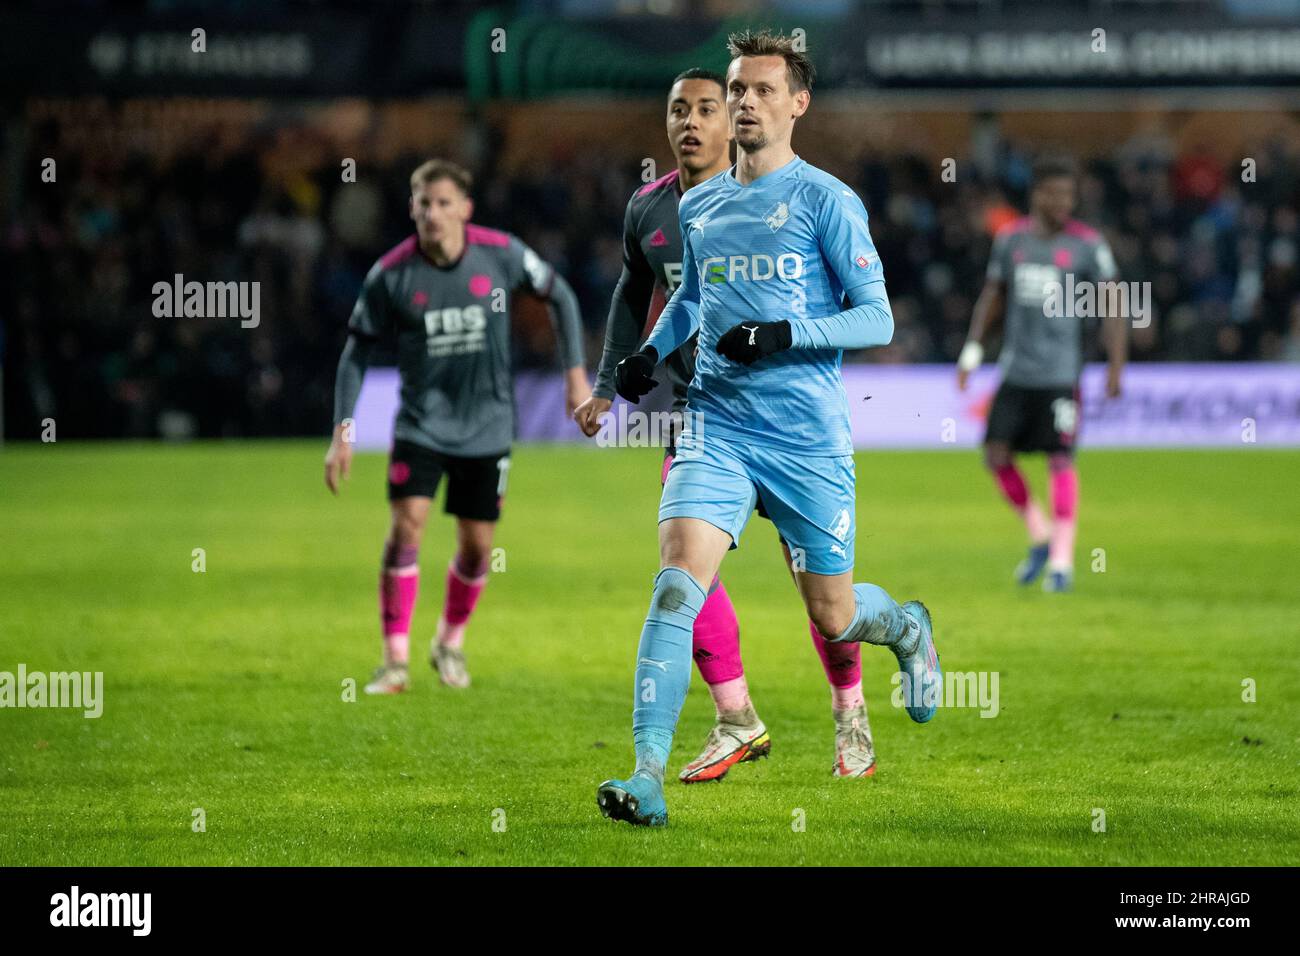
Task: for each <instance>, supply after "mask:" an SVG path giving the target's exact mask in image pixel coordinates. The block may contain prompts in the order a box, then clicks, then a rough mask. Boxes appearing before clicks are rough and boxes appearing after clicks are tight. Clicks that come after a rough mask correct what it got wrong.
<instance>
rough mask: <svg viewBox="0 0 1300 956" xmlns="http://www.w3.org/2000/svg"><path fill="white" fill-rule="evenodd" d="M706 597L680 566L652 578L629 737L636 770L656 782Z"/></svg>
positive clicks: (661, 772)
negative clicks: (634, 754) (630, 737)
mask: <svg viewBox="0 0 1300 956" xmlns="http://www.w3.org/2000/svg"><path fill="white" fill-rule="evenodd" d="M707 596H708V595H706V594H705V593H704V591H703V589H701V588H700V586H699V585H698V584H696V583H695V579H694V578H693V577H691V576H690V575H689V574H687V573H686V572H685V571H683V570H682V569H681V568H664V569H663V570H662V571H660V572H659V573H658V574H657V575H656V576H655V589H654V594H653V595H651V597H650V613H649V614H647V615H646V619H645V627H643V628H642V629H641V643H640V645H639V646H638V647H637V654H636V657H637V664H636V698H635V703H634V704H633V707H632V741H633V743H634V745H635V747H636V769H637V770H645V771H648V772H649V773H652V774H654V775H655V776H656V777H657V778H658V779H660V780H662V779H663V775H664V768H665V767H666V766H667V765H668V754H669V752H670V751H671V750H672V746H673V733H674V731H676V729H677V715H678V714H680V713H681V710H682V703H683V702H684V701H685V700H686V689H687V688H688V687H689V686H690V683H691V632H692V631H693V629H694V627H695V618H696V616H697V615H698V614H699V613H700V608H701V607H703V606H704V599H705V598H706V597H707Z"/></svg>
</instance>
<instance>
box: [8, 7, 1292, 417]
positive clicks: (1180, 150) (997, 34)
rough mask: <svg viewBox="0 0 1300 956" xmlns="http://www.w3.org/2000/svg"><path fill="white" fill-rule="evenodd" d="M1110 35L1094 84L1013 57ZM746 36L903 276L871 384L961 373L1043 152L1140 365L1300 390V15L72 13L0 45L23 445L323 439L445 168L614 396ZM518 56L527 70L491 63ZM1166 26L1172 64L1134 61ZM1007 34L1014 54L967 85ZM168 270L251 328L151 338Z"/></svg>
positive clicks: (995, 59)
mask: <svg viewBox="0 0 1300 956" xmlns="http://www.w3.org/2000/svg"><path fill="white" fill-rule="evenodd" d="M1103 21H1104V23H1105V24H1106V27H1107V28H1108V39H1109V40H1110V42H1111V44H1112V51H1111V54H1113V55H1111V54H1108V55H1107V57H1109V58H1106V57H1102V58H1100V59H1098V60H1097V61H1096V62H1103V61H1104V66H1096V65H1094V64H1091V63H1088V62H1084V61H1080V60H1077V59H1071V58H1070V57H1067V56H1059V55H1056V54H1055V53H1053V52H1052V50H1051V48H1050V47H1048V48H1046V49H1047V53H1046V54H1044V52H1043V48H1038V49H1035V48H1034V47H1032V46H1026V44H1032V43H1033V42H1035V41H1034V38H1035V37H1040V38H1041V37H1043V36H1047V37H1051V36H1053V35H1057V34H1059V32H1060V31H1062V30H1076V31H1078V33H1079V34H1080V35H1081V36H1084V37H1086V36H1087V34H1088V32H1089V30H1090V29H1091V28H1092V25H1093V24H1094V23H1100V22H1103ZM750 23H756V24H758V23H761V24H772V25H775V26H780V27H783V28H786V29H793V28H801V29H804V30H805V31H806V34H807V37H808V46H809V49H810V50H811V51H812V53H813V56H814V59H815V60H816V61H817V63H818V66H819V69H820V71H821V79H820V82H819V83H818V85H817V87H816V89H815V94H814V95H815V103H816V109H814V110H813V112H812V114H810V116H809V117H808V119H806V120H805V121H803V122H802V123H801V124H800V128H799V132H798V135H797V137H796V142H795V146H796V148H797V150H798V151H799V152H800V153H801V154H802V155H804V156H806V157H808V158H810V160H811V161H813V162H815V163H816V164H817V165H820V166H822V167H824V168H826V169H827V170H829V171H830V172H832V173H834V174H836V175H838V176H840V177H841V178H843V179H844V180H846V181H847V182H849V183H851V184H853V185H854V186H856V187H857V188H858V190H859V191H860V193H861V195H862V196H863V198H864V200H865V202H866V205H867V207H868V209H869V211H870V215H871V223H872V232H873V234H874V236H875V238H876V241H877V243H878V246H879V249H880V252H881V256H882V260H883V262H884V263H885V265H886V270H887V276H888V283H889V292H890V298H891V301H892V303H893V308H894V315H895V319H896V323H897V332H896V335H895V338H894V342H893V344H892V345H890V346H889V347H888V348H884V349H880V350H876V351H873V352H872V353H870V354H860V355H850V356H847V360H848V361H853V362H858V361H869V362H885V363H916V362H950V361H952V360H954V359H955V358H956V355H957V353H958V351H959V349H960V345H961V342H962V340H963V337H964V334H965V329H966V326H967V323H968V321H969V317H970V310H971V306H972V304H973V300H974V296H975V295H976V294H977V293H978V290H979V287H980V282H981V277H982V273H983V268H984V265H985V262H986V260H987V253H988V249H989V243H990V234H991V231H992V230H993V229H994V228H996V226H997V225H998V224H999V223H1001V222H1002V221H1004V220H1005V219H1006V218H1008V217H1009V216H1011V215H1013V214H1014V211H1015V210H1016V209H1020V210H1023V208H1024V202H1025V188H1026V180H1027V176H1028V172H1029V167H1030V162H1031V160H1032V158H1033V156H1034V155H1035V154H1036V153H1038V152H1040V151H1043V150H1055V151H1066V152H1069V153H1072V154H1074V155H1076V156H1077V157H1078V158H1079V159H1080V161H1081V162H1082V164H1083V168H1084V169H1085V171H1086V174H1085V176H1084V178H1083V181H1082V191H1081V196H1082V202H1081V207H1080V209H1079V217H1080V218H1082V219H1084V220H1085V221H1088V222H1091V223H1094V224H1096V225H1098V226H1100V227H1101V228H1102V229H1103V231H1104V232H1105V234H1106V236H1107V237H1108V238H1109V240H1110V242H1111V244H1112V247H1113V249H1114V251H1115V253H1116V256H1117V259H1118V262H1119V265H1120V269H1121V272H1122V275H1123V278H1125V279H1128V280H1137V281H1150V282H1152V283H1153V286H1152V288H1153V293H1154V298H1155V311H1156V315H1155V321H1154V322H1153V323H1152V325H1151V327H1150V328H1148V329H1141V330H1135V331H1134V333H1133V337H1132V359H1133V360H1134V361H1136V362H1144V361H1156V362H1163V361H1219V362H1243V363H1244V362H1253V361H1257V360H1267V361H1275V362H1276V361H1284V362H1297V361H1300V277H1298V275H1297V241H1298V240H1300V215H1298V210H1300V178H1298V176H1297V170H1300V118H1297V114H1296V112H1295V104H1296V102H1297V100H1296V98H1295V96H1296V90H1297V84H1298V83H1300V52H1298V51H1300V40H1297V36H1300V34H1297V33H1296V32H1295V31H1296V29H1297V25H1298V24H1300V5H1298V4H1297V3H1295V2H1286V0H1277V2H1270V3H1247V2H1243V0H1238V2H1221V0H1188V2H1144V0H1116V2H1092V3H1037V2H1019V0H1008V2H919V0H918V2H910V3H909V2H862V0H858V2H854V0H826V2H819V3H811V4H808V3H805V4H796V3H771V4H766V5H761V4H756V3H746V2H721V0H717V2H707V3H685V2H678V0H645V2H642V0H619V2H614V0H607V2H601V0H571V2H563V0H555V2H532V3H530V2H520V3H515V4H500V5H491V6H486V7H485V6H484V5H479V4H471V3H462V2H452V3H375V4H361V3H348V2H319V3H291V2H285V0H281V2H267V3H243V2H227V3H219V2H202V0H171V2H168V0H152V2H134V3H111V4H110V3H100V2H89V0H88V2H63V0H56V2H52V3H45V4H40V5H39V6H38V8H37V12H28V13H13V12H7V13H5V14H3V15H2V16H0V35H3V36H5V37H6V39H5V40H4V41H3V43H4V48H5V57H4V63H3V64H2V65H0V71H2V72H3V73H4V76H5V83H4V89H5V93H4V100H5V104H6V107H5V108H6V116H7V119H6V123H5V125H4V130H3V161H4V169H5V170H6V173H7V174H6V177H5V183H6V185H5V188H4V189H3V190H0V221H2V222H3V230H2V231H0V240H2V241H3V251H4V256H5V260H6V266H5V269H4V270H3V279H2V280H0V282H2V283H3V285H2V287H0V330H2V331H0V334H2V335H3V345H2V347H3V355H4V393H3V398H4V435H5V437H7V438H9V439H33V438H36V437H38V436H39V434H40V431H41V422H42V421H43V420H45V419H47V418H53V419H55V420H57V422H58V425H59V437H60V438H65V437H66V438H80V437H143V438H148V437H156V436H160V435H169V436H174V437H176V436H180V437H183V436H190V435H193V436H198V437H216V436H223V437H236V436H261V435H319V436H321V437H322V439H324V437H325V436H326V435H327V434H328V429H329V425H330V420H329V418H330V405H331V390H332V384H333V373H334V366H335V362H336V359H337V354H338V350H339V348H340V346H341V343H342V340H343V325H344V322H345V321H346V318H347V315H348V313H349V310H350V308H351V305H352V302H353V300H354V298H355V295H356V292H357V289H358V287H359V283H360V281H361V278H362V276H363V275H364V273H365V271H366V269H367V268H368V266H369V265H370V264H371V263H372V262H373V261H374V260H375V259H376V258H377V257H378V256H379V255H380V254H381V253H382V252H383V251H384V250H386V249H388V248H390V247H391V246H392V245H394V244H395V243H396V242H398V241H399V240H400V239H402V238H403V237H404V236H405V235H406V234H407V233H408V227H409V221H408V220H407V219H406V218H405V197H406V179H407V176H408V173H409V171H410V169H411V168H413V167H414V166H415V165H416V164H417V163H418V162H419V161H420V160H421V159H423V158H425V157H427V156H430V155H441V156H447V157H450V158H452V159H455V160H457V161H459V162H461V163H464V164H465V165H467V166H468V167H470V168H471V169H472V171H473V172H474V174H475V176H476V180H477V186H476V200H477V213H476V217H475V218H476V220H477V221H479V222H481V223H484V224H486V225H490V226H494V227H499V228H504V229H508V230H511V231H513V232H516V233H518V234H519V235H520V236H521V237H523V238H524V239H525V240H526V241H527V242H528V243H530V244H531V245H532V246H533V247H534V248H535V249H536V250H537V251H538V252H539V253H540V254H541V255H542V256H544V257H545V258H547V259H550V260H551V261H553V262H555V263H556V264H557V265H558V266H559V267H560V268H561V269H562V270H563V271H564V273H565V274H566V275H567V276H568V278H569V280H570V282H571V283H572V285H573V287H574V289H575V290H576V291H577V294H578V296H579V299H580V301H581V304H582V308H583V317H584V321H585V323H586V332H587V353H588V357H589V363H590V367H591V368H592V369H593V371H594V366H595V362H596V360H597V359H598V357H599V347H600V336H601V330H602V328H603V323H604V320H605V315H606V310H607V305H608V298H609V294H610V291H611V289H612V287H613V284H614V282H615V279H616V277H617V275H618V271H619V255H620V244H619V238H620V227H621V222H622V213H623V207H624V204H625V203H626V200H627V197H628V195H629V194H630V193H631V191H632V190H633V189H634V188H635V187H636V186H637V185H638V184H639V183H640V182H642V181H643V170H644V161H645V160H646V159H652V160H654V161H655V163H657V164H658V168H659V170H660V171H661V172H662V171H663V170H666V169H668V168H671V164H672V157H671V154H670V152H669V150H668V146H667V142H666V138H665V136H664V133H663V122H662V102H661V101H662V96H663V93H664V90H665V89H666V86H667V84H668V81H669V79H670V78H671V77H672V75H673V74H674V73H675V72H676V71H678V70H679V69H681V68H683V67H686V66H693V65H703V66H708V67H713V68H717V69H721V68H724V67H725V62H726V59H725V54H724V52H723V42H722V38H723V37H724V36H725V34H726V32H727V31H728V30H729V29H732V28H734V27H736V26H739V25H744V24H750ZM194 27H202V28H203V29H205V30H206V32H207V40H208V44H209V49H208V52H207V53H206V57H207V58H206V59H202V58H200V57H196V56H193V55H188V54H189V39H190V31H191V30H192V29H193V28H194ZM495 27H502V28H504V29H505V30H506V34H505V35H506V37H507V38H508V43H509V44H511V47H510V49H511V50H512V51H513V52H514V53H515V54H520V55H516V56H512V57H510V58H505V57H499V58H497V59H496V60H494V59H493V56H492V54H491V53H490V52H485V51H487V50H488V48H489V44H490V37H491V31H492V29H494V28H495ZM1162 30H1177V31H1179V36H1181V37H1183V40H1182V41H1179V42H1182V43H1183V47H1182V48H1180V49H1177V50H1175V51H1174V52H1172V53H1168V54H1167V55H1165V56H1163V58H1160V57H1155V56H1147V57H1146V58H1145V59H1144V57H1143V55H1142V53H1141V47H1140V43H1141V42H1142V41H1141V40H1140V39H1138V38H1140V37H1142V36H1144V35H1146V36H1149V34H1144V33H1143V31H1162ZM918 36H923V37H926V38H928V39H929V40H930V41H932V42H931V44H930V46H928V47H926V48H925V49H923V50H920V49H918V47H916V46H915V45H913V46H911V47H909V46H907V45H906V44H907V43H908V42H909V41H914V40H915V39H916V37H918ZM990 36H992V37H993V38H994V42H997V43H1001V44H1003V47H1001V48H999V49H1004V50H1017V49H1018V50H1019V51H1020V52H1019V53H1015V54H1010V53H1008V54H1005V55H1004V54H1001V53H994V54H993V55H992V56H991V57H988V58H986V61H985V62H984V63H983V65H982V66H981V65H980V64H979V63H974V64H972V63H970V62H968V61H963V60H961V59H954V57H960V56H961V55H962V54H961V53H960V49H961V48H964V49H966V50H967V52H968V53H969V51H970V50H971V49H972V47H971V44H973V43H975V42H980V43H988V42H990V41H989V39H988V38H989V37H990ZM20 37H21V38H22V39H21V40H20V39H19V38H20ZM937 38H947V45H944V43H942V42H935V41H936V39H937ZM1270 38H1272V40H1271V41H1270ZM1085 42H1086V41H1085ZM1270 43H1272V45H1269V44H1270ZM890 44H893V45H892V46H891V45H890ZM954 44H956V45H955V46H954ZM1216 44H1217V45H1216ZM1250 44H1253V46H1252V45H1250ZM954 49H958V50H959V52H958V53H954V52H953V50H954ZM1261 51H1263V52H1262V53H1261ZM1017 57H1019V59H1017ZM963 63H964V64H965V65H955V64H963ZM520 64H522V66H520ZM1245 157H1249V158H1251V159H1253V160H1254V164H1255V170H1256V179H1255V181H1254V182H1253V183H1251V184H1249V186H1246V185H1245V184H1243V182H1242V177H1241V172H1242V162H1243V158H1245ZM46 158H52V159H54V160H55V161H56V163H57V184H49V183H43V182H42V180H41V178H40V175H39V173H40V170H41V163H42V161H43V160H44V159H46ZM345 158H351V159H354V160H355V161H356V164H357V181H356V182H355V183H343V182H342V181H341V175H340V171H341V162H342V161H343V160H344V159H345ZM946 158H947V159H953V160H955V161H956V164H957V165H956V169H957V171H958V176H957V181H956V182H955V183H946V182H943V181H941V179H940V176H939V175H938V172H939V169H940V165H941V163H942V162H943V160H944V159H946ZM176 273H182V274H184V275H185V276H186V277H187V278H189V279H199V280H200V281H205V280H217V281H229V280H259V281H260V283H261V314H262V317H263V318H262V321H261V323H260V325H259V327H258V328H256V329H243V328H241V327H240V325H239V323H238V321H235V320H231V319H223V318H207V319H193V318H192V319H168V318H163V319H159V318H155V317H154V316H153V314H152V312H151V309H150V305H151V302H152V293H151V288H152V286H153V284H154V283H155V282H157V281H160V280H163V281H166V280H170V278H171V277H172V276H173V275H174V274H176ZM518 311H519V313H520V314H518V315H517V316H516V319H515V320H516V323H517V330H518V335H517V336H516V345H517V350H518V356H517V361H518V365H519V367H520V368H531V367H541V368H546V367H549V364H550V361H551V359H550V355H551V352H550V348H551V335H550V332H549V327H548V324H547V322H546V320H545V314H544V312H543V310H542V309H541V308H540V307H539V306H536V305H533V306H531V307H529V306H528V305H527V304H525V306H524V307H523V308H521V309H519V310H518Z"/></svg>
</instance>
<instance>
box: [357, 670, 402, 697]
mask: <svg viewBox="0 0 1300 956" xmlns="http://www.w3.org/2000/svg"><path fill="white" fill-rule="evenodd" d="M410 688H411V677H410V674H409V673H408V672H407V669H406V665H405V664H380V665H379V666H378V667H376V668H375V673H374V675H373V676H372V677H371V678H370V683H369V684H367V685H366V693H367V694H401V693H403V692H404V691H407V690H410Z"/></svg>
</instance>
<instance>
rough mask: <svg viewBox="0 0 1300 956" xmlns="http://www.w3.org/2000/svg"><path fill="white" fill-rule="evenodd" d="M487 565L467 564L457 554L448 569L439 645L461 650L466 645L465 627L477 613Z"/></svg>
mask: <svg viewBox="0 0 1300 956" xmlns="http://www.w3.org/2000/svg"><path fill="white" fill-rule="evenodd" d="M487 571H488V562H487V561H486V560H483V561H481V562H479V563H478V564H477V565H468V564H466V562H465V561H464V559H463V558H461V556H460V555H456V557H455V558H453V559H452V562H451V565H450V566H449V567H448V568H447V600H446V601H445V602H444V604H443V606H442V617H440V618H438V643H439V644H441V645H443V646H444V647H460V646H461V645H462V644H463V643H464V642H465V628H466V627H467V626H468V624H469V617H470V615H471V614H473V613H474V605H476V604H478V598H479V595H480V594H482V593H483V588H484V587H486V586H487Z"/></svg>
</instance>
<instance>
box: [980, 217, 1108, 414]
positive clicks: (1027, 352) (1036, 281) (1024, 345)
mask: <svg viewBox="0 0 1300 956" xmlns="http://www.w3.org/2000/svg"><path fill="white" fill-rule="evenodd" d="M1067 274H1071V275H1073V277H1074V282H1075V283H1076V284H1077V283H1079V282H1084V281H1087V282H1109V281H1111V280H1113V279H1114V278H1115V277H1116V275H1117V271H1116V269H1115V259H1114V257H1113V256H1112V255H1111V252H1110V247H1109V246H1108V245H1107V244H1106V240H1105V239H1104V238H1102V236H1101V233H1099V232H1097V231H1096V230H1095V229H1092V228H1090V227H1089V226H1085V225H1084V224H1083V223H1081V222H1078V221H1077V220H1070V221H1069V222H1068V223H1066V224H1065V228H1064V229H1062V230H1061V231H1060V232H1057V233H1055V234H1054V235H1051V236H1043V235H1039V233H1038V231H1037V226H1036V225H1035V221H1034V219H1033V217H1031V216H1024V217H1022V218H1020V219H1017V220H1015V221H1014V222H1011V223H1008V224H1007V225H1006V226H1004V227H1002V229H1000V230H999V231H998V234H997V236H996V237H995V238H994V240H993V251H992V254H991V255H990V256H989V268H988V278H989V279H991V280H994V281H999V282H1002V283H1004V286H1005V288H1006V329H1005V332H1004V334H1003V339H1002V354H1001V356H1000V358H999V359H998V365H999V366H1000V367H1001V369H1002V380H1003V381H1004V382H1009V383H1011V384H1012V385H1022V386H1026V387H1029V388H1057V387H1067V386H1073V385H1074V384H1075V383H1076V382H1077V381H1078V380H1079V374H1080V372H1081V371H1082V368H1083V327H1082V326H1083V322H1084V320H1083V319H1080V318H1077V317H1075V316H1073V315H1069V314H1066V315H1061V316H1049V315H1047V314H1045V311H1044V301H1045V299H1046V293H1045V292H1044V287H1045V285H1046V284H1047V283H1049V282H1058V283H1060V284H1061V286H1062V287H1064V286H1065V285H1066V275H1067Z"/></svg>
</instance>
